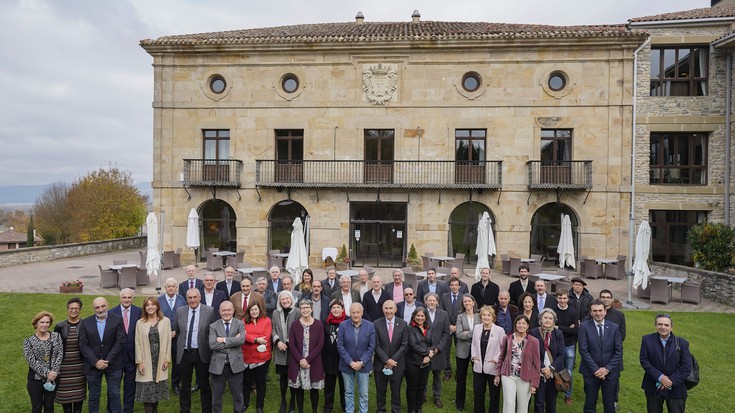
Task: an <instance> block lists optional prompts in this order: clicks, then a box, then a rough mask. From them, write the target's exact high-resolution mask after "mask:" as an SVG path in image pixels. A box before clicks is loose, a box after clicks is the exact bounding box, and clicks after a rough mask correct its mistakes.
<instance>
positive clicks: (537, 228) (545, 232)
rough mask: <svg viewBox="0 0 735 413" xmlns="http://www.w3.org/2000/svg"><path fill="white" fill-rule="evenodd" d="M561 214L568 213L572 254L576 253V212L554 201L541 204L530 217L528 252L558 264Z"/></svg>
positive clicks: (577, 245) (577, 243) (576, 254)
mask: <svg viewBox="0 0 735 413" xmlns="http://www.w3.org/2000/svg"><path fill="white" fill-rule="evenodd" d="M561 214H566V215H569V220H570V221H571V222H572V240H573V242H574V256H575V257H579V254H578V253H577V251H578V248H579V242H578V239H577V226H578V225H579V219H578V218H577V214H576V213H575V212H574V210H572V209H571V208H569V207H568V206H567V205H564V204H562V203H558V202H554V203H549V204H546V205H543V206H541V207H540V208H539V209H537V210H536V213H534V214H533V217H532V218H531V242H530V253H531V254H541V255H543V256H544V257H546V261H547V262H555V263H556V264H558V260H559V254H557V252H556V249H557V247H558V246H559V236H560V235H561Z"/></svg>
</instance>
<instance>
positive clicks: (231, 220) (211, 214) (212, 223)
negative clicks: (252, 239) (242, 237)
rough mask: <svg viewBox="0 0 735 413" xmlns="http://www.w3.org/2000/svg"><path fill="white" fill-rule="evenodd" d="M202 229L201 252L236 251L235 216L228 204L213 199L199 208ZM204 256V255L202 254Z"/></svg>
mask: <svg viewBox="0 0 735 413" xmlns="http://www.w3.org/2000/svg"><path fill="white" fill-rule="evenodd" d="M199 220H200V222H201V225H202V228H201V231H199V233H200V234H201V237H202V239H201V245H202V247H201V251H207V249H208V248H218V249H219V250H220V251H232V252H235V251H237V225H236V222H237V216H236V215H235V210H234V209H232V207H231V206H230V204H228V203H227V202H225V201H223V200H221V199H213V200H209V201H207V202H205V203H203V204H202V205H201V206H200V207H199ZM202 255H204V254H202Z"/></svg>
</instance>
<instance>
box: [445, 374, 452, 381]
mask: <svg viewBox="0 0 735 413" xmlns="http://www.w3.org/2000/svg"><path fill="white" fill-rule="evenodd" d="M449 380H452V375H451V374H445V375H444V381H449Z"/></svg>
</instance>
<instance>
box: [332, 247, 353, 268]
mask: <svg viewBox="0 0 735 413" xmlns="http://www.w3.org/2000/svg"><path fill="white" fill-rule="evenodd" d="M334 266H335V268H336V269H337V271H342V270H347V269H349V268H350V256H349V255H347V247H346V246H345V244H342V248H340V249H339V253H337V258H336V259H335V260H334Z"/></svg>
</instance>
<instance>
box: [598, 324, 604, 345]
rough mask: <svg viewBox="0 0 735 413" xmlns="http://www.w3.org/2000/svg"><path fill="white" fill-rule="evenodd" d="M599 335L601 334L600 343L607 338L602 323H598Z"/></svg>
mask: <svg viewBox="0 0 735 413" xmlns="http://www.w3.org/2000/svg"><path fill="white" fill-rule="evenodd" d="M597 335H598V336H600V343H602V341H603V340H604V338H605V336H604V335H603V334H602V324H598V325H597Z"/></svg>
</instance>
